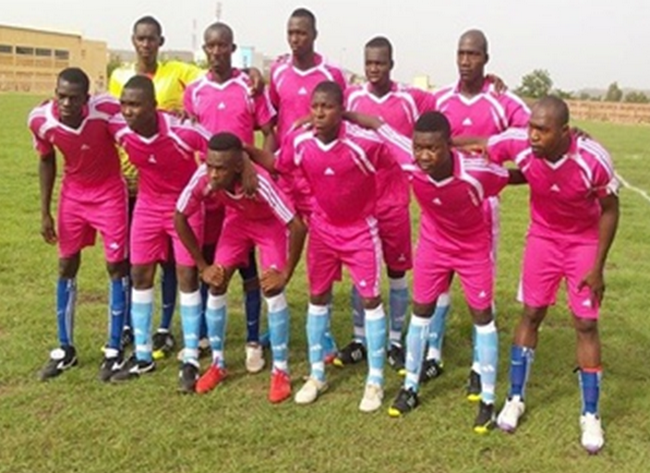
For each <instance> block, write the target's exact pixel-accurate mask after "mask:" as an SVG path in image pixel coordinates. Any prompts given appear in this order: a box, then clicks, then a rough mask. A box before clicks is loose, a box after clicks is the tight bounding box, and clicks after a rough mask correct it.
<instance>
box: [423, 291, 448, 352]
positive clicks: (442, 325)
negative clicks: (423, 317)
mask: <svg viewBox="0 0 650 473" xmlns="http://www.w3.org/2000/svg"><path fill="white" fill-rule="evenodd" d="M448 313H449V293H445V294H441V295H440V296H439V297H438V300H437V301H436V310H435V311H434V312H433V317H431V324H430V325H429V350H428V351H427V360H436V361H438V362H441V361H442V344H443V342H444V340H445V330H446V328H447V314H448Z"/></svg>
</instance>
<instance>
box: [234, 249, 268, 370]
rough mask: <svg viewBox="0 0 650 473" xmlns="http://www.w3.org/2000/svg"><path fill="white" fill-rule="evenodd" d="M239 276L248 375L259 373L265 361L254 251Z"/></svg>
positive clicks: (258, 281) (259, 292)
mask: <svg viewBox="0 0 650 473" xmlns="http://www.w3.org/2000/svg"><path fill="white" fill-rule="evenodd" d="M239 274H240V276H241V278H242V284H243V290H244V312H245V313H246V347H245V351H246V370H247V371H248V372H249V373H259V372H260V371H262V369H263V368H264V364H265V361H264V350H263V347H262V344H261V343H260V319H261V313H262V298H261V290H260V280H259V277H258V274H257V262H256V260H255V250H254V249H251V251H250V252H249V254H248V261H247V263H246V265H245V266H244V267H241V268H239Z"/></svg>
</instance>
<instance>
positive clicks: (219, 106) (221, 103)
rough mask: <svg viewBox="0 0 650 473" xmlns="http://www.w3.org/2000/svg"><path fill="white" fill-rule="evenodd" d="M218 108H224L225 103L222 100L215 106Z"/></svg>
mask: <svg viewBox="0 0 650 473" xmlns="http://www.w3.org/2000/svg"><path fill="white" fill-rule="evenodd" d="M217 109H218V110H225V109H226V104H225V103H223V102H220V103H219V105H218V106H217Z"/></svg>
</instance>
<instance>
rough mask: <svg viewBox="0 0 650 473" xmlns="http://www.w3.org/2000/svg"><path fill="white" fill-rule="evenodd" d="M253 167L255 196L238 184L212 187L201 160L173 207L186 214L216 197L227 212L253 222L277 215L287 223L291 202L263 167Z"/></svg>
mask: <svg viewBox="0 0 650 473" xmlns="http://www.w3.org/2000/svg"><path fill="white" fill-rule="evenodd" d="M255 168H256V169H255V170H256V171H257V179H258V187H257V194H256V196H255V198H249V197H246V196H245V195H244V193H243V191H242V189H241V188H240V187H238V188H237V189H236V190H235V193H230V192H228V191H226V190H215V189H213V188H212V187H211V185H210V178H209V176H208V168H207V166H206V165H205V164H202V165H201V166H200V167H199V169H197V170H196V172H195V173H194V176H192V179H191V180H190V182H189V183H188V184H187V186H186V187H185V189H184V190H183V193H182V194H181V196H180V197H179V199H178V203H177V204H176V210H178V211H179V212H181V213H182V214H184V215H187V216H189V215H192V214H193V213H195V212H197V211H199V210H200V209H201V205H202V203H203V202H204V201H208V202H209V201H217V202H219V203H220V204H223V205H225V207H226V216H229V215H231V214H236V215H237V216H238V217H240V218H244V219H246V220H249V221H255V222H259V221H264V220H268V219H273V218H277V219H278V220H280V221H281V222H282V223H284V224H288V223H289V222H290V221H291V220H292V219H293V218H294V215H295V212H294V210H293V206H292V204H291V202H290V201H289V199H288V198H287V197H286V196H285V195H284V194H283V193H282V191H281V190H280V189H279V188H278V187H277V185H276V184H275V183H274V182H273V179H272V178H271V177H270V176H269V174H268V173H267V172H266V171H264V169H262V168H261V167H259V166H255Z"/></svg>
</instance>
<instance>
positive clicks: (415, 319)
mask: <svg viewBox="0 0 650 473" xmlns="http://www.w3.org/2000/svg"><path fill="white" fill-rule="evenodd" d="M430 322H431V319H430V318H428V317H420V316H419V315H415V314H411V324H413V325H415V326H416V327H426V326H427V325H429V323H430Z"/></svg>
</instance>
